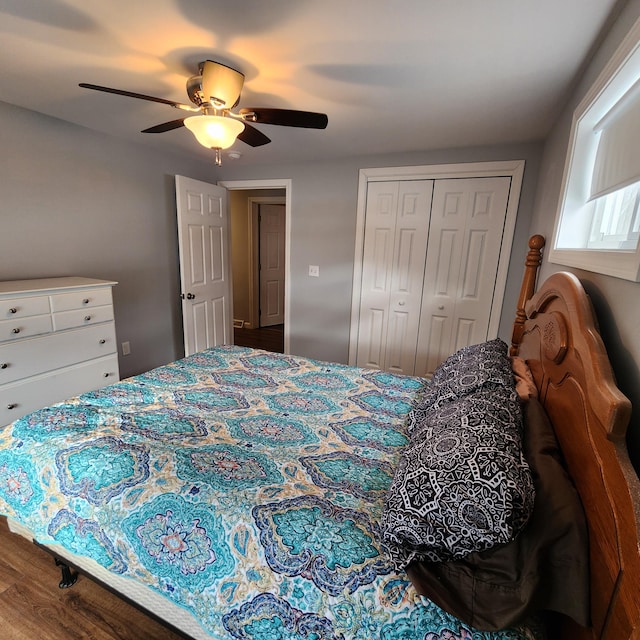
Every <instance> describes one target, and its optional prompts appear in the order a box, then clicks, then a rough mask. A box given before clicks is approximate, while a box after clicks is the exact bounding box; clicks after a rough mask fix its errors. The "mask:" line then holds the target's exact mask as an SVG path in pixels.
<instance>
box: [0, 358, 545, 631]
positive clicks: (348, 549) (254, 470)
mask: <svg viewBox="0 0 640 640" xmlns="http://www.w3.org/2000/svg"><path fill="white" fill-rule="evenodd" d="M421 385H422V382H421V381H420V380H418V379H416V378H410V377H402V376H394V375H390V374H387V373H381V372H376V371H368V370H364V369H357V368H353V367H347V366H343V365H337V364H329V363H324V362H319V361H314V360H309V359H305V358H299V357H292V356H285V355H282V354H271V353H267V352H263V351H257V350H251V349H246V348H241V347H233V346H227V347H216V348H214V349H210V350H207V351H204V352H201V353H198V354H195V355H193V356H190V357H188V358H185V359H183V360H180V361H177V362H175V363H172V364H169V365H167V366H164V367H160V368H158V369H154V370H152V371H150V372H148V373H146V374H143V375H140V376H136V377H134V378H129V379H127V380H124V381H122V382H120V383H118V384H116V385H112V386H111V387H106V388H103V389H101V390H98V391H95V392H92V393H87V394H84V395H82V396H79V397H78V398H74V399H72V400H70V401H69V402H67V403H61V404H57V405H54V406H52V407H49V408H46V409H43V410H41V411H36V412H35V413H32V414H30V415H28V416H25V417H24V418H21V419H20V420H18V421H17V422H15V423H13V424H12V425H9V426H8V427H5V428H4V429H3V430H2V431H1V432H0V433H1V436H0V512H1V513H2V514H4V515H7V516H10V517H12V518H14V519H15V520H17V521H18V522H20V523H22V524H23V525H25V526H27V527H28V528H29V529H30V530H31V531H32V532H33V533H34V534H35V536H36V538H37V539H38V540H39V541H40V542H43V543H53V542H55V543H58V544H62V545H63V546H64V547H66V548H67V549H69V550H71V551H73V552H74V553H77V554H80V555H86V556H89V557H92V558H94V559H95V560H96V561H98V562H99V563H100V564H101V565H102V566H104V567H106V568H107V569H109V570H110V571H112V572H114V573H116V574H120V575H122V576H126V577H130V578H132V579H135V580H136V581H138V582H141V583H143V584H145V585H147V586H148V587H149V588H151V589H153V590H156V591H158V592H160V593H162V594H163V595H165V596H166V597H167V598H169V599H171V600H172V601H173V602H174V603H176V604H178V605H179V606H181V607H183V608H185V609H186V610H188V611H190V612H191V613H192V614H193V615H194V616H195V617H196V618H197V619H198V620H199V622H200V624H201V625H202V627H203V629H204V630H205V631H206V632H207V633H208V634H210V635H211V637H212V638H215V639H219V638H245V639H255V640H276V639H277V640H295V639H303V638H305V639H311V638H313V639H314V640H329V639H336V640H338V639H343V640H355V639H362V640H371V639H372V638H381V639H384V640H415V639H417V638H419V639H424V640H440V639H442V640H444V639H445V638H446V639H447V640H456V639H460V640H462V639H464V640H469V639H472V638H474V639H476V638H477V639H479V640H480V639H482V640H488V639H489V638H495V639H500V640H512V639H513V640H516V639H524V638H529V639H530V638H535V637H537V636H536V633H535V631H534V630H533V629H532V628H524V627H523V628H514V629H510V630H507V631H503V632H499V633H494V634H488V633H484V632H475V631H473V630H472V629H470V628H468V627H466V626H465V625H463V624H462V623H461V622H459V621H457V620H456V619H455V618H453V617H452V616H450V615H448V614H446V613H445V612H443V611H442V610H440V609H439V608H437V607H436V606H435V605H434V604H432V603H431V602H430V601H428V600H426V599H425V598H422V597H421V596H418V595H417V594H416V592H415V590H414V589H413V587H412V586H411V585H410V583H409V582H408V581H407V579H406V576H405V575H404V574H396V573H395V572H394V571H393V569H392V566H391V563H390V561H389V559H388V557H387V555H386V554H385V553H384V550H383V549H382V547H381V545H380V542H379V541H380V527H379V522H380V517H381V512H382V505H383V502H384V497H385V495H386V492H387V490H388V488H389V486H390V484H391V481H392V478H393V473H394V469H395V466H396V464H397V461H398V460H399V457H400V453H401V451H402V449H403V447H404V445H405V444H406V443H407V432H406V424H405V422H406V415H407V413H408V411H409V409H410V408H411V405H412V402H413V400H414V397H415V395H416V393H417V392H418V391H419V389H420V387H421Z"/></svg>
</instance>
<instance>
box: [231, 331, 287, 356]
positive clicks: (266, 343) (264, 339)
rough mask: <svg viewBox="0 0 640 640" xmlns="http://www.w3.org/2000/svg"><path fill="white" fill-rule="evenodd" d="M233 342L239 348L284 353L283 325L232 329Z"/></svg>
mask: <svg viewBox="0 0 640 640" xmlns="http://www.w3.org/2000/svg"><path fill="white" fill-rule="evenodd" d="M233 341H234V344H237V345H238V346H240V347H253V348H254V349H265V350H266V351H273V352H274V353H284V325H283V324H276V325H273V326H272V327H261V328H260V329H234V330H233Z"/></svg>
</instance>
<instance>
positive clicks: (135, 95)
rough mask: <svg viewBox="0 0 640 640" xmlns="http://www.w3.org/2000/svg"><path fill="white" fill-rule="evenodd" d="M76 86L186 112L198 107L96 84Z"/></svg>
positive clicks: (84, 83) (195, 109)
mask: <svg viewBox="0 0 640 640" xmlns="http://www.w3.org/2000/svg"><path fill="white" fill-rule="evenodd" d="M78 86H80V87H82V88H84V89H93V90H94V91H104V92H105V93H115V94H116V95H118V96H126V97H128V98H137V99H139V100H148V101H149V102H159V103H161V104H168V105H169V106H170V107H174V108H175V109H183V110H186V111H199V110H200V109H199V108H198V107H192V106H190V105H188V104H182V103H181V102H174V101H173V100H167V99H165V98H156V97H155V96H147V95H145V94H143V93H133V91H124V90H122V89H112V88H111V87H101V86H100V85H98V84H88V83H86V82H81V83H80V84H79V85H78Z"/></svg>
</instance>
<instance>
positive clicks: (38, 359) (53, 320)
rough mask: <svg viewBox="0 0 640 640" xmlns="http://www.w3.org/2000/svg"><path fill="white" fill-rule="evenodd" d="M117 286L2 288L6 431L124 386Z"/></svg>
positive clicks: (0, 364) (0, 360)
mask: <svg viewBox="0 0 640 640" xmlns="http://www.w3.org/2000/svg"><path fill="white" fill-rule="evenodd" d="M115 284H117V283H116V282H109V281H106V280H93V279H91V278H75V277H74V278H46V279H39V280H15V281H7V282H0V425H5V424H8V423H10V422H12V421H13V420H17V419H18V418H20V417H21V416H23V415H25V414H26V413H29V412H30V411H34V410H35V409H41V408H42V407H46V406H47V405H50V404H53V403H55V402H60V401H62V400H67V399H68V398H71V397H73V396H76V395H79V394H81V393H85V392H86V391H93V390H94V389H99V388H100V387H103V386H105V385H107V384H111V383H113V382H117V381H118V380H119V379H120V373H119V370H118V350H117V344H116V333H115V324H114V320H113V300H112V295H111V290H112V287H113V286H114V285H115Z"/></svg>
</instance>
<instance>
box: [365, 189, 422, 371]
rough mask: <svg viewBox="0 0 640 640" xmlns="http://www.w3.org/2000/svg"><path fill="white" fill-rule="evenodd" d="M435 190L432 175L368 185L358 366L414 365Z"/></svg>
mask: <svg viewBox="0 0 640 640" xmlns="http://www.w3.org/2000/svg"><path fill="white" fill-rule="evenodd" d="M432 192H433V181H432V180H409V181H393V182H371V183H369V185H368V187H367V206H366V228H365V235H364V250H363V265H362V284H361V297H360V309H359V320H360V322H359V327H358V342H357V356H356V364H357V365H358V366H362V367H368V368H374V369H382V370H385V371H392V372H394V373H408V374H411V373H413V371H414V367H415V358H416V345H417V340H418V330H419V326H420V308H421V302H422V285H423V278H424V267H425V258H426V248H427V237H428V230H429V215H430V211H431V198H432Z"/></svg>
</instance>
